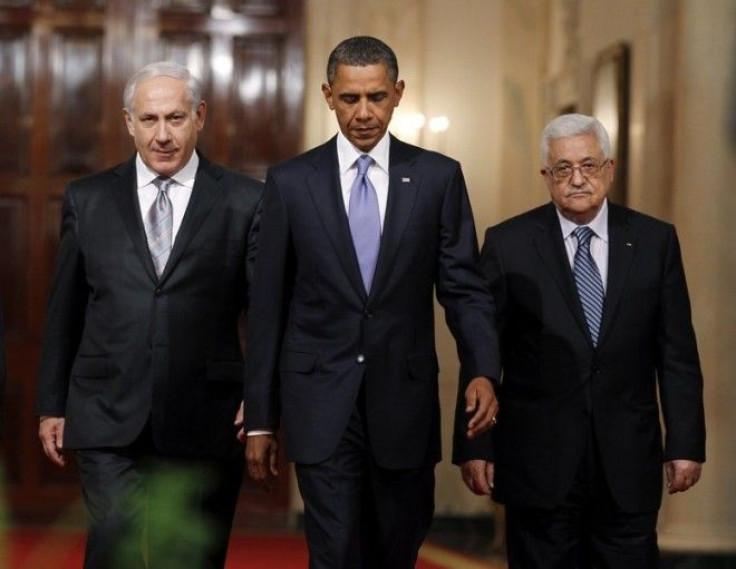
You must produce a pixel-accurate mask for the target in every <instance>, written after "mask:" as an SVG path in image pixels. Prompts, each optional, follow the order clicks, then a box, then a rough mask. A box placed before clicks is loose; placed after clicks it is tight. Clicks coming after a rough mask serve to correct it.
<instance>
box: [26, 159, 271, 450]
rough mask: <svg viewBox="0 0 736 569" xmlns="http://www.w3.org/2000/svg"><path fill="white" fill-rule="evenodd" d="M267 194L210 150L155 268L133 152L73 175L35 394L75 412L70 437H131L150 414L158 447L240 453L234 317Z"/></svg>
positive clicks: (72, 444)
mask: <svg viewBox="0 0 736 569" xmlns="http://www.w3.org/2000/svg"><path fill="white" fill-rule="evenodd" d="M260 193H261V184H260V183H259V182H256V181H254V180H251V179H249V178H246V177H244V176H241V175H239V174H236V173H234V172H230V171H228V170H225V169H223V168H221V167H219V166H217V165H215V164H212V163H210V162H209V161H207V160H206V159H204V158H201V160H200V165H199V169H198V171H197V175H196V179H195V183H194V187H193V191H192V195H191V199H190V201H189V204H188V206H187V210H186V213H185V216H184V220H183V222H182V225H181V228H180V230H179V232H178V234H177V237H176V240H175V242H174V247H173V249H172V252H171V256H170V258H169V261H168V264H167V265H166V268H165V270H164V272H163V274H162V275H161V278H160V279H157V277H156V273H155V271H154V268H153V263H152V262H151V257H150V254H149V252H148V247H147V244H146V237H145V232H144V229H143V222H142V217H141V212H140V206H139V203H138V197H137V190H136V169H135V160H134V158H132V159H130V160H128V161H127V162H125V163H124V164H122V165H119V166H117V167H114V168H112V169H110V170H107V171H105V172H102V173H100V174H96V175H94V176H91V177H89V178H86V179H82V180H78V181H75V182H72V183H71V184H70V185H69V187H68V189H67V192H66V196H65V199H64V206H63V213H62V227H61V242H60V245H59V252H58V257H57V265H56V274H55V276H54V282H53V287H52V292H51V297H50V301H49V308H48V318H47V325H46V331H45V335H44V341H43V353H42V358H41V370H40V374H39V382H38V397H37V412H38V414H39V415H54V416H65V417H66V426H65V436H64V443H65V446H66V447H67V448H71V449H84V448H95V447H120V446H125V445H127V444H129V443H131V442H132V441H133V440H134V439H135V438H136V436H137V435H138V434H139V433H140V432H141V430H142V428H143V426H144V425H145V423H146V421H147V420H148V419H149V417H150V418H151V426H152V432H153V437H154V441H155V444H156V447H157V449H158V450H159V451H160V452H161V453H162V454H165V455H172V456H184V457H186V456H194V457H202V458H207V457H221V456H225V455H228V454H230V453H233V452H238V450H237V449H238V446H239V445H238V444H237V441H236V439H235V434H236V431H235V429H234V427H233V419H234V417H235V413H236V411H237V409H238V406H239V404H240V401H241V399H242V378H243V358H242V351H241V346H240V343H239V337H238V318H239V316H240V314H241V312H243V310H245V308H246V306H247V304H248V279H247V276H246V261H247V257H248V255H249V254H253V252H252V251H250V252H249V247H252V241H251V240H250V239H249V233H250V231H251V228H252V226H254V215H255V212H256V207H257V203H258V201H259V199H260Z"/></svg>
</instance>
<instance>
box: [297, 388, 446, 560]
mask: <svg viewBox="0 0 736 569" xmlns="http://www.w3.org/2000/svg"><path fill="white" fill-rule="evenodd" d="M296 474H297V480H298V483H299V491H300V492H301V495H302V498H303V500H304V507H305V533H306V537H307V544H308V547H309V568H310V569H413V568H414V566H415V564H416V560H417V555H418V552H419V547H420V546H421V544H422V542H423V541H424V538H425V537H426V535H427V532H428V531H429V526H430V524H431V522H432V515H433V513H434V464H428V465H423V466H422V467H420V468H414V469H405V470H390V469H386V468H382V467H380V466H379V465H378V464H377V463H376V461H375V459H374V457H373V456H372V452H371V448H370V443H369V440H368V432H367V424H366V420H365V403H364V398H363V396H362V393H361V396H360V397H359V399H358V403H357V404H356V407H355V409H354V411H353V414H352V416H351V418H350V422H349V424H348V427H347V430H346V432H345V434H344V436H343V438H342V440H341V441H340V443H339V445H338V447H337V449H336V450H335V452H334V453H333V454H332V456H331V457H330V458H329V459H327V460H326V461H324V462H321V463H318V464H297V465H296Z"/></svg>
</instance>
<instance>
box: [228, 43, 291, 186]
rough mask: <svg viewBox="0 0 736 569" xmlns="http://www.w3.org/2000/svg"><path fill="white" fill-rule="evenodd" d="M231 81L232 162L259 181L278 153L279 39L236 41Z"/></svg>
mask: <svg viewBox="0 0 736 569" xmlns="http://www.w3.org/2000/svg"><path fill="white" fill-rule="evenodd" d="M234 43H235V45H234V49H233V60H234V61H233V77H232V81H231V90H232V92H231V97H230V100H231V101H232V109H231V116H232V122H231V124H230V127H229V129H228V137H229V138H230V144H229V148H230V150H231V154H230V157H229V158H230V162H231V163H232V164H235V165H237V168H238V169H240V170H242V171H244V172H249V173H250V174H251V175H254V176H256V177H258V178H263V177H264V176H265V171H266V167H267V166H268V164H269V161H270V158H269V157H270V156H274V155H278V153H279V150H280V148H279V132H280V131H281V130H282V128H281V127H282V125H281V115H282V113H281V99H280V95H279V94H280V91H281V90H282V89H283V86H282V85H281V80H280V68H281V61H282V54H281V41H280V38H278V37H266V38H257V39H248V38H237V39H236V40H235V42H234Z"/></svg>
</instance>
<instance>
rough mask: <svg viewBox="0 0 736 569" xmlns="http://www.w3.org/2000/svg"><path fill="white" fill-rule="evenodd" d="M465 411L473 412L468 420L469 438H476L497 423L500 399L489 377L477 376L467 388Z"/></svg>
mask: <svg viewBox="0 0 736 569" xmlns="http://www.w3.org/2000/svg"><path fill="white" fill-rule="evenodd" d="M465 412H466V413H473V412H474V413H473V416H472V417H471V418H470V421H468V432H467V435H468V438H469V439H474V438H475V437H477V436H478V435H480V434H483V433H485V432H486V431H487V430H488V429H490V428H491V427H492V426H493V425H495V424H496V413H498V400H497V399H496V393H495V392H494V391H493V384H492V383H491V380H490V379H488V378H487V377H476V378H474V379H472V380H471V381H470V383H469V384H468V388H467V389H466V390H465Z"/></svg>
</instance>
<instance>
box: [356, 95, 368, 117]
mask: <svg viewBox="0 0 736 569" xmlns="http://www.w3.org/2000/svg"><path fill="white" fill-rule="evenodd" d="M356 116H357V118H359V119H362V120H365V119H367V118H370V116H371V113H370V111H369V110H368V101H367V100H366V99H361V100H360V102H359V103H358V109H357V112H356Z"/></svg>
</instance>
